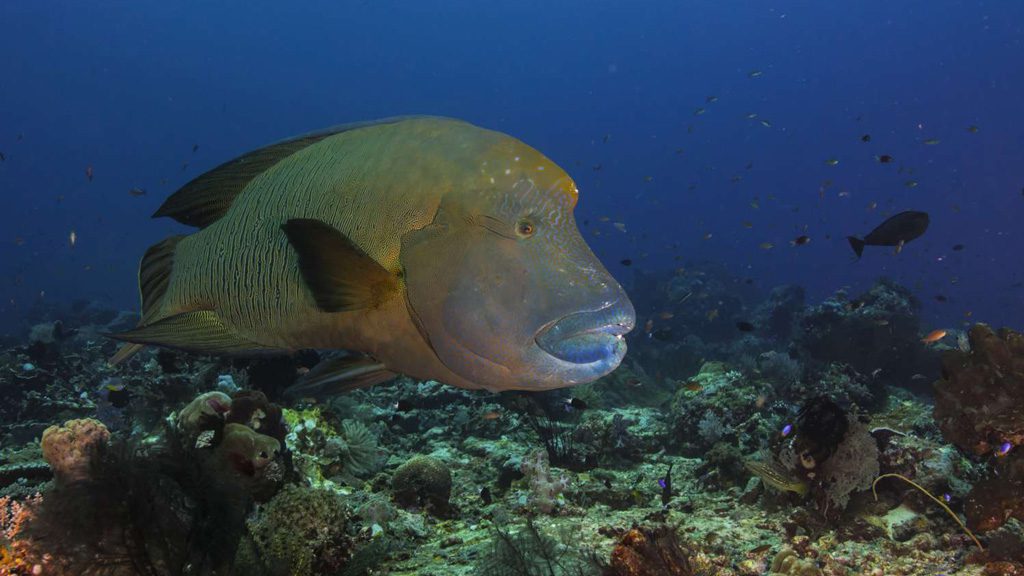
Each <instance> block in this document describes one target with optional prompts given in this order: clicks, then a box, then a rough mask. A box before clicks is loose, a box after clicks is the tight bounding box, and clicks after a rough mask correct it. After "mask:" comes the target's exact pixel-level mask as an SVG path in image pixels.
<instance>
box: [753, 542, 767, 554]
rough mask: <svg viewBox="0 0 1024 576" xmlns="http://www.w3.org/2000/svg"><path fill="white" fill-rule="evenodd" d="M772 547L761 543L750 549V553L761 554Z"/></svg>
mask: <svg viewBox="0 0 1024 576" xmlns="http://www.w3.org/2000/svg"><path fill="white" fill-rule="evenodd" d="M771 549H772V545H771V544H762V545H760V546H758V547H757V548H754V549H753V550H751V551H750V553H751V554H763V553H765V552H767V551H769V550H771Z"/></svg>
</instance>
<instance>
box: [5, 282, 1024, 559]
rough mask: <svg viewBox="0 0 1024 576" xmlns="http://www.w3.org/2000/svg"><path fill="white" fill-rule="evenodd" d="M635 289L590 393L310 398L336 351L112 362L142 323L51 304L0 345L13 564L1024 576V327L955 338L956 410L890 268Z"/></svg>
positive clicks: (424, 389) (952, 378) (948, 359)
mask: <svg viewBox="0 0 1024 576" xmlns="http://www.w3.org/2000/svg"><path fill="white" fill-rule="evenodd" d="M635 286H636V290H635V292H636V294H637V298H636V300H635V303H636V304H637V310H638V311H639V312H640V316H641V319H640V327H639V328H638V329H637V330H636V331H635V332H634V333H633V334H631V335H630V336H629V339H630V354H629V356H628V357H627V359H626V361H625V362H624V364H623V366H622V367H621V368H620V369H619V370H617V371H616V372H614V373H612V374H610V375H608V376H606V377H604V378H602V379H601V380H599V381H598V382H595V383H593V384H590V385H586V386H579V387H574V388H570V389H565V390H555V391H549V392H545V393H513V392H509V393H502V394H491V393H488V392H483V391H479V392H477V391H467V390H460V389H455V388H452V387H449V386H444V385H442V384H440V383H437V382H431V381H427V382H420V381H416V380H413V379H411V378H408V377H401V378H398V379H396V381H395V382H394V383H391V384H388V385H386V386H378V387H374V388H370V389H366V390H358V391H354V392H351V393H348V394H345V395H343V396H338V397H335V398H330V399H324V400H322V401H319V402H313V403H311V402H308V401H307V402H298V403H291V404H279V403H278V402H279V401H278V398H280V397H281V391H282V390H283V389H284V388H285V387H287V386H288V385H289V384H290V383H291V382H293V381H294V380H295V379H296V378H297V377H298V376H299V375H300V374H302V373H303V372H305V371H306V370H307V369H308V368H309V367H311V366H312V365H313V363H315V362H316V359H317V354H316V353H315V352H308V351H307V352H301V353H298V354H296V355H294V356H290V357H282V358H270V357H267V358H260V359H257V360H246V359H239V358H233V359H216V358H204V357H201V356H195V355H188V354H183V353H180V352H174V351H167V350H146V351H143V352H141V353H139V354H138V355H137V356H136V357H134V358H132V359H131V360H130V361H129V362H127V363H126V364H125V365H124V366H121V367H119V368H118V369H116V370H115V369H112V368H110V367H109V366H108V365H107V364H106V357H107V356H108V355H109V354H110V353H111V351H112V349H113V345H112V344H110V343H107V342H105V341H103V340H102V339H99V338H98V337H97V334H98V333H100V332H103V331H109V330H108V327H107V326H106V325H113V324H115V323H125V322H128V320H130V318H128V317H127V316H125V317H122V315H118V314H116V313H114V314H101V313H100V311H99V310H98V309H97V308H96V307H92V306H84V307H83V308H81V309H80V310H78V311H77V312H76V311H68V310H62V311H60V314H61V316H55V314H56V313H57V311H54V310H48V311H45V314H41V315H40V316H39V317H38V318H36V319H34V320H33V321H34V322H38V323H41V325H40V327H38V328H36V329H35V331H34V332H35V335H34V336H32V337H31V339H29V337H28V330H27V329H26V336H25V338H24V339H23V343H15V344H14V347H12V348H9V349H6V350H0V394H3V395H4V396H5V399H6V402H5V403H4V404H2V405H0V502H2V503H3V507H2V508H3V510H4V511H3V512H0V524H2V525H3V526H0V527H2V528H4V536H3V538H2V540H0V558H2V559H3V560H2V562H6V564H4V563H2V562H0V566H2V568H0V573H3V570H4V569H6V570H7V572H9V573H12V574H16V575H17V576H22V575H23V574H28V573H30V572H31V571H32V570H35V569H36V566H38V567H39V568H38V570H40V571H41V573H42V574H44V575H49V574H55V575H64V574H110V575H113V576H120V575H122V574H123V575H125V576H127V575H134V574H145V575H146V576H172V575H178V574H186V573H187V574H208V575H213V574H217V575H219V576H222V575H230V574H252V575H254V576H274V575H278V574H280V575H286V574H287V575H291V574H296V575H301V574H331V575H333V576H358V575H371V574H395V575H412V574H417V575H421V576H468V575H469V574H487V575H491V574H494V575H499V576H500V575H513V576H521V575H524V574H525V575H529V576H532V575H536V576H557V575H564V576H583V575H588V576H589V575H593V576H597V575H598V574H604V575H605V576H625V575H630V576H633V575H636V576H639V575H641V574H651V575H655V574H701V575H704V576H707V575H718V576H764V575H765V574H824V575H828V576H853V575H860V574H865V575H871V576H875V575H885V576H909V575H916V574H923V573H927V574H946V575H950V576H954V575H955V576H978V575H979V574H1002V575H1005V574H1014V573H1024V568H1022V566H1024V558H1021V550H1022V549H1024V544H1022V529H1021V526H1022V525H1024V519H1022V515H1024V510H1022V509H1021V507H1020V502H1022V501H1024V499H1022V498H1020V495H1021V494H1024V464H1022V462H1024V456H1022V454H1024V453H1022V452H1021V450H1020V448H1019V447H1018V439H1017V436H1015V435H1014V434H1015V433H1016V432H1015V430H1016V429H1015V428H1014V427H1013V426H1012V425H1007V423H1011V424H1012V423H1013V422H1014V421H1015V420H1014V419H1015V417H1016V416H1015V413H1014V410H1013V408H1012V406H1013V404H1012V402H1011V401H1010V399H1016V398H1017V392H1018V387H1019V383H1018V382H1017V380H1016V378H1017V376H1019V374H1017V372H1020V369H1019V367H1017V366H1016V362H1017V359H1016V357H1015V356H1014V355H1015V354H1017V352H1016V348H1015V347H1016V346H1017V345H1018V344H1017V336H1015V335H1013V334H1011V333H1009V332H1006V331H1002V332H992V331H990V330H989V331H987V332H985V331H983V330H982V329H980V328H975V329H973V330H972V331H971V337H969V338H968V342H967V343H964V344H963V346H962V347H960V351H959V352H947V353H944V356H945V357H944V358H943V359H942V360H943V363H942V366H941V367H942V368H943V378H942V379H941V380H940V381H939V382H938V383H937V384H936V392H937V395H938V398H937V406H936V407H935V412H934V417H933V412H932V407H931V406H930V405H929V399H928V398H927V397H925V396H921V395H920V394H922V393H926V392H927V390H925V389H923V387H922V384H924V383H928V382H930V381H931V380H932V377H933V376H935V377H937V376H938V374H939V368H940V362H939V360H940V359H939V354H940V351H941V350H943V349H947V348H948V347H947V346H946V344H945V343H939V344H935V345H930V346H925V345H923V344H922V343H921V342H920V338H921V334H920V328H921V326H920V322H919V320H918V318H917V306H916V303H915V302H914V300H913V298H912V297H911V296H910V295H909V292H908V291H906V290H904V289H902V288H900V287H898V286H895V285H893V284H892V283H889V282H882V283H879V284H878V285H876V286H875V287H874V288H872V289H871V290H870V291H868V292H867V293H866V294H864V295H862V296H860V297H857V298H850V297H847V296H846V295H845V294H843V293H840V294H837V295H836V296H834V297H832V298H830V299H828V300H827V301H825V302H824V303H819V304H812V305H810V306H808V305H806V304H805V302H804V299H805V295H804V294H803V292H802V290H801V289H800V288H798V287H780V288H778V289H776V290H772V291H768V290H761V288H760V287H758V286H757V285H756V284H755V283H752V282H748V281H747V280H746V279H743V278H736V277H732V276H730V275H729V274H727V273H726V272H725V271H724V270H723V269H721V268H720V267H715V266H710V265H704V264H689V263H688V264H686V265H685V269H683V270H679V271H675V272H665V273H650V272H645V273H638V274H637V278H636V282H635ZM57 320H61V323H60V324H59V325H57V324H56V323H55V322H56V321H57ZM128 323H129V324H130V323H131V322H128ZM948 342H949V343H950V344H952V343H953V340H952V338H951V339H949V341H948ZM981 402H986V403H988V404H989V405H990V408H987V409H986V408H984V407H980V406H981V405H980V404H979V403H981ZM958 404H963V408H964V409H963V410H961V409H960V407H959V406H958ZM168 414H170V416H168ZM944 418H945V419H946V420H947V422H945V423H943V419H944ZM89 419H91V420H89ZM68 421H79V422H77V423H74V424H69V425H66V426H63V427H61V426H55V427H53V429H52V430H53V431H51V432H47V433H46V434H45V435H44V431H46V429H47V428H50V427H51V426H53V425H54V424H59V423H61V422H68ZM940 425H941V426H942V429H941V431H940ZM44 436H45V437H44ZM39 439H43V441H42V443H40V441H39ZM950 442H952V443H953V444H951V443H950ZM954 444H955V445H954ZM958 447H959V448H958ZM44 455H45V456H46V458H47V460H49V461H50V462H51V464H52V467H51V465H47V464H46V463H45V461H44V460H43V456H44ZM894 474H898V475H900V476H902V477H904V478H906V479H908V480H910V481H912V482H913V483H914V484H916V485H918V486H920V487H921V488H922V489H923V491H922V490H918V489H917V488H915V487H913V486H911V485H909V484H907V483H906V482H902V481H898V480H896V479H895V478H894V477H892V476H890V475H894ZM878 478H881V479H880V480H878V482H877V483H874V481H875V480H876V479H878ZM873 483H874V484H873ZM766 486H767V487H768V489H766V488H765V487H766ZM873 486H874V487H875V488H876V489H877V491H876V494H877V498H878V499H877V501H875V500H874V499H873V498H872V493H871V491H869V490H868V488H872V487H873ZM37 492H41V493H42V495H41V496H40V497H35V496H33V495H34V494H36V493H37ZM925 492H927V493H928V494H930V495H931V496H934V498H935V499H934V500H933V499H932V498H931V497H930V496H929V495H926V494H925ZM3 514H6V517H3ZM13 517H18V518H21V520H19V521H17V522H16V523H12V520H11V518H13ZM957 520H961V521H962V522H964V524H965V526H966V527H967V528H968V529H969V530H970V531H971V533H972V534H975V535H976V536H977V537H978V542H979V543H980V544H981V545H982V546H984V548H985V551H984V552H980V551H978V545H977V544H975V543H974V542H973V541H972V540H971V537H970V535H968V533H966V532H963V531H962V530H961V528H960V526H959V525H958V522H957ZM14 524H16V526H17V527H16V529H15V530H10V529H9V528H10V527H11V526H12V525H14Z"/></svg>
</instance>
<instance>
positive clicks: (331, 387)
mask: <svg viewBox="0 0 1024 576" xmlns="http://www.w3.org/2000/svg"><path fill="white" fill-rule="evenodd" d="M382 151H383V152H382ZM395 166H405V167H407V168H405V169H397V170H396V169H394V167H395ZM481 166H483V167H484V169H480V168H479V167H481ZM325 167H326V168H325ZM354 174H359V175H360V176H359V179H358V183H359V184H358V185H354V184H353V183H354V182H355V181H356V180H354V179H353V175H354ZM314 176H315V181H316V182H318V184H317V185H316V186H314V187H313V188H310V186H309V182H310V181H311V180H310V178H312V177H314ZM442 183H443V184H442ZM410 190H414V191H417V192H416V193H415V194H410V193H409V191H410ZM577 196H578V191H577V188H576V184H575V183H574V182H573V180H572V179H571V178H570V177H569V176H568V174H566V173H565V172H564V171H563V170H562V169H561V168H560V167H558V166H557V165H556V164H554V163H553V162H552V161H551V160H549V159H548V158H546V157H545V156H543V155H542V154H541V153H540V152H538V151H537V150H535V149H533V148H531V147H529V146H527V145H526V144H523V143H522V142H520V141H519V140H516V139H514V138H512V137H510V136H507V135H505V134H501V133H499V132H494V131H491V130H485V129H482V128H478V127H476V126H473V125H471V124H468V123H466V122H462V121H459V120H453V119H447V118H433V117H412V118H394V119H388V120H382V121H378V122H369V123H362V124H355V125H350V126H344V127H340V128H332V129H328V130H324V131H320V132H316V133H313V134H308V135H305V136H299V137H297V138H292V139H289V140H285V141H283V142H279V143H277V144H273V145H271V146H267V147H265V148H260V149H257V150H255V151H252V152H249V153H246V154H244V155H242V156H241V157H239V158H236V159H234V160H230V161H228V162H226V163H224V164H222V165H220V166H219V167H217V168H215V169H213V170H211V171H210V172H207V173H205V174H203V175H201V176H199V177H197V178H195V179H193V180H192V181H191V182H189V183H188V184H186V185H185V186H184V187H182V188H181V189H180V190H178V191H177V192H176V193H174V194H173V195H172V196H170V198H168V199H167V200H166V201H165V202H164V204H163V206H161V207H160V209H159V210H157V212H156V214H154V216H168V217H171V218H174V219H175V220H177V221H178V222H180V223H182V224H186V225H189V226H195V227H198V228H200V230H199V231H198V232H195V233H194V234H191V235H188V236H172V237H170V238H167V239H166V240H163V241H161V242H159V243H157V244H155V245H153V246H152V247H150V248H149V250H147V251H146V254H145V256H144V257H143V259H142V263H141V265H140V268H139V285H140V289H141V293H142V319H141V322H140V323H139V325H138V327H137V328H135V329H134V330H129V331H127V332H121V333H117V334H114V335H113V337H114V338H116V339H118V340H121V341H123V342H125V343H126V344H125V345H124V346H123V347H122V348H121V350H120V351H118V353H117V354H116V355H115V356H114V357H113V358H112V359H111V363H114V364H116V363H118V362H121V361H123V360H125V359H126V358H128V357H129V356H131V355H132V353H134V352H135V351H137V350H138V349H140V348H142V347H143V346H145V345H158V346H165V347H171V348H178V349H182V350H186V351H195V352H203V353H208V354H220V355H253V354H267V353H278V354H285V353H289V352H293V351H295V350H299V349H305V348H314V349H327V350H331V349H339V350H353V351H357V352H359V354H346V355H338V356H336V357H334V358H332V359H330V360H329V361H326V362H322V363H321V365H319V366H317V367H316V368H314V369H313V370H311V371H310V372H309V373H308V374H306V375H305V376H303V378H302V379H301V380H300V382H299V383H298V384H297V385H296V388H294V389H293V390H292V391H291V395H292V396H294V397H303V396H320V395H325V394H330V393H334V392H338V391H343V390H347V389H352V388H358V387H363V386H370V385H373V384H377V383H381V382H385V381H388V380H391V379H392V378H394V377H395V376H397V375H398V374H406V375H409V376H412V377H415V378H418V379H434V380H438V381H441V382H444V383H447V384H451V385H454V386H458V387H461V388H467V389H486V390H490V391H501V390H546V389H552V388H560V387H565V386H572V385H575V384H582V383H586V382H591V381H593V380H596V379H597V378H599V377H601V376H603V375H605V374H607V373H609V372H611V371H612V370H614V369H615V368H616V367H617V366H618V365H619V363H620V362H621V360H622V358H623V356H624V355H625V353H626V343H625V340H624V338H623V337H624V336H625V335H626V334H627V333H628V332H629V331H630V330H632V328H633V326H634V324H635V321H636V320H635V313H634V310H633V306H632V304H631V303H630V300H629V298H628V297H627V296H626V294H625V292H624V291H623V290H622V288H621V287H620V286H619V284H618V283H617V282H616V281H615V280H614V279H613V278H612V277H611V275H610V274H609V273H608V272H607V270H605V268H604V266H602V265H601V263H600V262H599V261H598V259H597V257H596V256H595V255H594V254H593V252H591V250H590V248H589V247H588V246H587V244H586V243H585V242H584V241H583V238H582V237H581V236H580V233H579V230H578V229H577V227H576V224H575V222H574V220H573V219H572V212H573V210H574V208H575V206H576V201H577ZM352 205H358V206H362V207H364V209H361V210H352V209H351V208H350V206H352ZM254 219H257V220H258V221H260V222H262V223H263V225H260V226H253V225H251V223H252V222H253V221H254ZM512 269H515V270H523V271H524V273H523V274H518V275H515V276H508V275H503V274H502V271H505V270H512ZM518 302H530V303H537V304H535V305H528V306H526V307H523V306H520V305H518V304H516V305H513V304H511V303H518Z"/></svg>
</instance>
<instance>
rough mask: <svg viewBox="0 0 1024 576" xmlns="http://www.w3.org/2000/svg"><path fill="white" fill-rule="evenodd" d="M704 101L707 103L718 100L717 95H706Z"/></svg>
mask: <svg viewBox="0 0 1024 576" xmlns="http://www.w3.org/2000/svg"><path fill="white" fill-rule="evenodd" d="M704 101H705V102H707V103H708V104H713V103H715V102H718V96H708V97H707V98H705V99H704Z"/></svg>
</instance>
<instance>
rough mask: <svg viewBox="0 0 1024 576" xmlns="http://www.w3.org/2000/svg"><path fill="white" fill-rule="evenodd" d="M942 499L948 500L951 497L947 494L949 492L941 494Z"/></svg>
mask: <svg viewBox="0 0 1024 576" xmlns="http://www.w3.org/2000/svg"><path fill="white" fill-rule="evenodd" d="M942 499H943V500H945V501H946V502H949V501H950V500H952V499H953V497H952V496H950V495H949V492H946V493H945V494H943V495H942Z"/></svg>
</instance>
